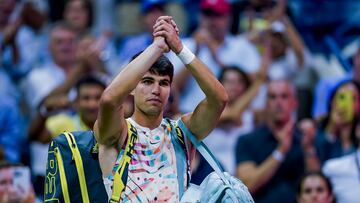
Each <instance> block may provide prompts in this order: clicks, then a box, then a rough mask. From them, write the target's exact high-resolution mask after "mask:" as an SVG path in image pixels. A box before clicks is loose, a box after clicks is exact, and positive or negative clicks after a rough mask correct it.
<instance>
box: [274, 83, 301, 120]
mask: <svg viewBox="0 0 360 203" xmlns="http://www.w3.org/2000/svg"><path fill="white" fill-rule="evenodd" d="M293 91H294V90H293V89H292V87H291V86H290V84H289V83H288V82H286V81H273V82H271V83H270V84H269V89H268V94H267V111H268V115H269V116H270V117H271V118H272V119H273V120H274V121H275V122H287V121H289V120H290V119H291V115H292V113H293V112H294V110H295V108H296V106H297V101H296V98H295V95H294V94H295V93H294V92H293Z"/></svg>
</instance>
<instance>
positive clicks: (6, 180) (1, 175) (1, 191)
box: [0, 168, 14, 200]
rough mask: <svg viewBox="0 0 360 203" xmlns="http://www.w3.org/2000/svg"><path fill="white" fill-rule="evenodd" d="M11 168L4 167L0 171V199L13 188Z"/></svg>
mask: <svg viewBox="0 0 360 203" xmlns="http://www.w3.org/2000/svg"><path fill="white" fill-rule="evenodd" d="M13 177H14V176H13V170H12V169H11V168H5V169H2V170H1V171H0V200H1V199H3V196H4V195H6V194H8V193H9V192H10V191H11V190H12V189H13V187H14V186H13Z"/></svg>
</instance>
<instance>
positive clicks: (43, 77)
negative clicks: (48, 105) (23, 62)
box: [22, 22, 77, 114]
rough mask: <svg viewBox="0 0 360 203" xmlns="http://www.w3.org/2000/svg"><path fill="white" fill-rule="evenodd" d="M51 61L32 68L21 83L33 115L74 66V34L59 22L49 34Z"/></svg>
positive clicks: (75, 45)
mask: <svg viewBox="0 0 360 203" xmlns="http://www.w3.org/2000/svg"><path fill="white" fill-rule="evenodd" d="M49 43H50V44H49V48H50V53H51V61H49V62H48V63H46V64H44V65H42V66H41V67H36V68H34V69H33V70H32V71H31V72H30V73H29V74H28V76H27V77H26V79H25V81H24V82H23V84H22V85H23V91H24V96H25V101H26V103H27V105H28V106H29V108H30V111H32V114H33V113H34V111H35V109H37V108H38V107H39V105H40V103H41V102H42V100H43V99H44V98H45V97H46V96H47V95H48V94H49V93H50V92H51V91H52V90H53V89H54V88H56V87H57V86H58V85H60V84H61V83H63V82H64V81H65V78H66V77H67V75H68V74H69V73H70V71H71V69H73V67H75V64H76V54H75V53H76V47H77V41H76V33H75V31H74V30H73V28H72V27H71V26H70V25H69V24H67V23H65V22H59V23H57V24H55V25H54V27H53V28H52V29H51V32H50V42H49Z"/></svg>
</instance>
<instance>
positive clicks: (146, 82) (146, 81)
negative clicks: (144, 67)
mask: <svg viewBox="0 0 360 203" xmlns="http://www.w3.org/2000/svg"><path fill="white" fill-rule="evenodd" d="M143 83H144V84H151V80H143Z"/></svg>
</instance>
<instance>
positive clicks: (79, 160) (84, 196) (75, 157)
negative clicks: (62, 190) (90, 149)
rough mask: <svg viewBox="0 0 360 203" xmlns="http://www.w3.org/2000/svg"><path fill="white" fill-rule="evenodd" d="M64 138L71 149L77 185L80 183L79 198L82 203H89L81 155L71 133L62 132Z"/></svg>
mask: <svg viewBox="0 0 360 203" xmlns="http://www.w3.org/2000/svg"><path fill="white" fill-rule="evenodd" d="M63 134H64V135H65V137H66V140H67V142H68V144H69V147H70V149H71V153H72V155H73V160H75V166H76V171H77V174H78V177H79V183H80V190H81V197H82V200H83V202H84V203H89V202H90V201H89V194H88V190H87V186H86V178H85V173H84V166H83V161H82V158H81V154H80V151H79V148H78V147H77V143H76V140H75V138H74V136H73V134H72V133H70V132H64V133H63Z"/></svg>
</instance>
